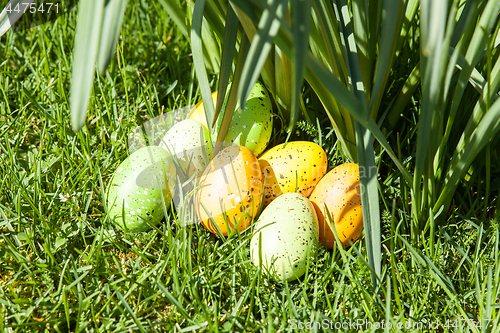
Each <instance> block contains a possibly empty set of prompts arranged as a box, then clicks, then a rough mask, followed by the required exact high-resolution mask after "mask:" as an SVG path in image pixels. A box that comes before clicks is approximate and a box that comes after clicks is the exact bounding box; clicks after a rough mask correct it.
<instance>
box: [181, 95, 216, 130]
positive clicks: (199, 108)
mask: <svg viewBox="0 0 500 333" xmlns="http://www.w3.org/2000/svg"><path fill="white" fill-rule="evenodd" d="M212 101H213V103H214V105H216V104H217V91H215V92H213V93H212ZM188 117H189V119H193V120H196V121H198V122H200V123H201V124H202V125H203V126H205V127H206V128H208V125H207V117H206V116H205V107H204V106H203V101H199V102H198V103H197V104H196V105H195V106H194V108H192V109H191V111H189V114H188Z"/></svg>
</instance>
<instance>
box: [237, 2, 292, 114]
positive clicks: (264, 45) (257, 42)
mask: <svg viewBox="0 0 500 333" xmlns="http://www.w3.org/2000/svg"><path fill="white" fill-rule="evenodd" d="M286 2H287V0H271V3H270V5H269V7H266V8H265V9H264V11H263V12H262V16H261V18H260V21H259V25H258V27H259V29H258V31H257V34H256V35H255V36H254V38H253V40H252V45H251V46H250V50H249V51H248V57H247V60H246V62H245V66H244V68H243V73H242V77H241V80H242V82H241V83H240V87H239V92H238V95H239V96H240V107H241V108H244V107H245V103H246V100H247V98H248V95H250V90H251V89H252V87H253V85H254V84H255V82H256V81H257V79H258V77H259V75H260V73H261V71H262V68H263V67H264V64H265V62H266V60H267V56H268V54H269V52H270V51H271V48H272V47H273V40H274V37H275V35H276V33H277V32H278V29H279V27H280V20H279V19H280V18H281V17H282V16H283V12H284V10H285V5H286Z"/></svg>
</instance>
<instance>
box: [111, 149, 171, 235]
mask: <svg viewBox="0 0 500 333" xmlns="http://www.w3.org/2000/svg"><path fill="white" fill-rule="evenodd" d="M169 156H170V155H169V153H168V152H167V151H166V150H165V149H163V148H160V147H157V146H148V147H143V148H141V149H139V150H137V151H135V152H134V153H133V154H132V155H130V156H129V157H127V159H125V160H124V161H123V162H122V163H121V164H120V165H119V166H118V168H117V169H116V171H115V172H114V174H113V177H112V178H111V181H110V182H109V184H108V189H107V195H106V203H107V207H108V213H109V218H110V219H111V221H113V223H114V224H115V225H116V226H117V227H119V228H120V229H122V230H124V231H129V232H141V231H147V230H149V229H150V228H151V227H150V226H149V225H148V222H149V223H150V224H153V225H156V224H158V222H159V221H160V220H161V219H163V217H164V210H163V204H165V207H166V208H167V209H168V208H169V207H170V204H171V200H172V196H171V194H170V191H169V186H168V183H169V181H170V182H171V178H172V176H173V175H174V173H175V168H173V164H172V163H171V159H170V158H169Z"/></svg>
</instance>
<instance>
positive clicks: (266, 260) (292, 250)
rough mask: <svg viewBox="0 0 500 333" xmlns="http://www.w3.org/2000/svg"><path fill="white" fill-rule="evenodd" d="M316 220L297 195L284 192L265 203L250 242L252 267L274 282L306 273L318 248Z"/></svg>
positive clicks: (307, 203) (304, 201)
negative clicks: (308, 263) (258, 268)
mask: <svg viewBox="0 0 500 333" xmlns="http://www.w3.org/2000/svg"><path fill="white" fill-rule="evenodd" d="M318 234H319V228H318V218H317V215H316V211H315V210H314V207H313V205H312V204H311V202H310V201H309V200H308V199H307V198H306V197H304V196H303V195H302V194H300V193H285V194H282V195H280V196H279V197H277V198H276V199H275V200H274V201H273V202H271V203H270V204H269V206H267V207H266V208H265V209H264V210H263V211H262V214H261V215H260V218H259V220H258V221H257V223H256V224H255V227H254V234H253V236H252V239H251V241H250V257H251V260H252V262H253V264H254V265H255V266H257V267H262V268H263V269H264V271H268V272H269V273H270V274H271V275H272V276H274V277H275V278H277V279H278V280H288V281H292V280H295V279H298V278H299V277H301V276H302V275H303V274H304V273H305V272H306V267H307V260H308V258H309V260H313V258H314V257H315V255H316V252H317V248H318V244H319V243H318Z"/></svg>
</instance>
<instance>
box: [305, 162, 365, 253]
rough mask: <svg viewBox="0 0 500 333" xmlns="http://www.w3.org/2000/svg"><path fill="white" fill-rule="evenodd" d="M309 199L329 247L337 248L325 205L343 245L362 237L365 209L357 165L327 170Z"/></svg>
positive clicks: (351, 164) (320, 236)
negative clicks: (362, 208)
mask: <svg viewBox="0 0 500 333" xmlns="http://www.w3.org/2000/svg"><path fill="white" fill-rule="evenodd" d="M310 200H311V202H312V203H313V205H314V208H315V209H316V213H317V214H318V221H319V240H320V242H321V243H322V244H324V245H325V246H326V247H327V248H330V249H331V248H333V247H334V245H335V236H334V234H333V229H332V227H331V224H330V219H329V218H328V215H327V213H326V209H325V206H326V207H328V211H329V212H330V216H331V219H332V221H333V223H334V225H335V230H336V232H337V235H338V236H339V240H340V241H341V243H342V245H343V246H349V245H350V242H353V243H354V242H355V241H356V240H357V239H358V238H359V236H360V235H361V231H362V230H363V212H362V210H361V195H360V187H359V168H358V165H357V164H353V163H346V164H341V165H339V166H337V167H335V168H334V169H332V170H331V171H330V172H328V173H327V174H326V175H325V177H323V179H321V180H320V181H319V183H318V185H316V188H315V189H314V191H313V192H312V194H311V197H310Z"/></svg>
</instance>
